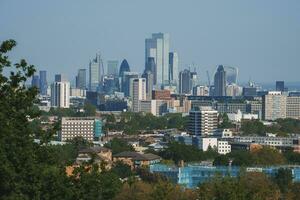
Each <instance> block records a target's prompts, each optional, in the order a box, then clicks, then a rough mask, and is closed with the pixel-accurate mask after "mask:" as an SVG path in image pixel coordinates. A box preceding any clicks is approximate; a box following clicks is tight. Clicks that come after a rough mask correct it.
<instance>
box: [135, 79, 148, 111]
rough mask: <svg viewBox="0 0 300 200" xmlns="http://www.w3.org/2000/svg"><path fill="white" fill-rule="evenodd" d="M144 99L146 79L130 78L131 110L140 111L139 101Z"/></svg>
mask: <svg viewBox="0 0 300 200" xmlns="http://www.w3.org/2000/svg"><path fill="white" fill-rule="evenodd" d="M142 100H146V79H144V78H135V79H133V80H132V108H133V109H132V110H133V112H140V110H141V109H140V101H142Z"/></svg>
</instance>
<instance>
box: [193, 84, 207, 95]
mask: <svg viewBox="0 0 300 200" xmlns="http://www.w3.org/2000/svg"><path fill="white" fill-rule="evenodd" d="M193 95H194V96H209V87H207V86H203V85H197V86H195V87H193Z"/></svg>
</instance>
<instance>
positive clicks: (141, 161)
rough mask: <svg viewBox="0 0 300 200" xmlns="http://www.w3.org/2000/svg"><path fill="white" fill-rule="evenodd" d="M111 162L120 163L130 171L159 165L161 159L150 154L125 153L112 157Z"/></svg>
mask: <svg viewBox="0 0 300 200" xmlns="http://www.w3.org/2000/svg"><path fill="white" fill-rule="evenodd" d="M113 161H114V162H117V161H121V162H123V163H124V164H127V165H129V166H130V167H131V168H132V169H135V168H139V167H143V166H146V167H147V166H150V165H153V164H156V163H159V162H160V161H161V157H159V156H157V155H154V154H151V153H147V154H141V153H137V152H131V151H125V152H121V153H118V154H116V155H113Z"/></svg>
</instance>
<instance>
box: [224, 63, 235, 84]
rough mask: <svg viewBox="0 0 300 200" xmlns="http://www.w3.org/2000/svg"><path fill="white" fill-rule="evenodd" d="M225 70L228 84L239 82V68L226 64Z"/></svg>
mask: <svg viewBox="0 0 300 200" xmlns="http://www.w3.org/2000/svg"><path fill="white" fill-rule="evenodd" d="M224 70H225V71H226V82H227V84H237V77H238V68H236V67H230V66H224Z"/></svg>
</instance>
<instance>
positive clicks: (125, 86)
mask: <svg viewBox="0 0 300 200" xmlns="http://www.w3.org/2000/svg"><path fill="white" fill-rule="evenodd" d="M135 78H139V74H138V73H136V72H124V73H123V77H122V84H121V92H123V93H124V95H125V96H126V97H129V96H130V80H132V79H135Z"/></svg>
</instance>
